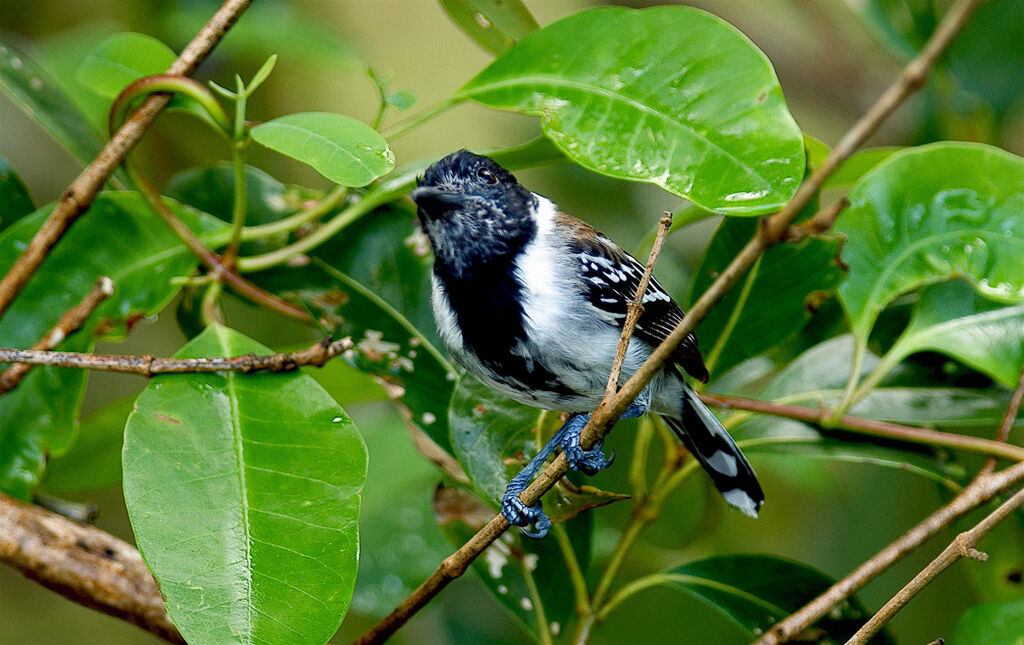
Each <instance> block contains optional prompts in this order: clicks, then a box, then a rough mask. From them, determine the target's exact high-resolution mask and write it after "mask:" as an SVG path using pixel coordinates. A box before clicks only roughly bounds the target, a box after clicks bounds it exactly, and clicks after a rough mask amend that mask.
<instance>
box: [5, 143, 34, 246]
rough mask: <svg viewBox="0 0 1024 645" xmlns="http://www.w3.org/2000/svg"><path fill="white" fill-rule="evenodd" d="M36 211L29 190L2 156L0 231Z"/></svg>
mask: <svg viewBox="0 0 1024 645" xmlns="http://www.w3.org/2000/svg"><path fill="white" fill-rule="evenodd" d="M35 209H36V207H35V205H34V204H33V203H32V196H31V195H29V193H28V188H26V187H25V184H23V183H22V182H21V177H19V176H18V173H16V172H14V168H11V165H10V164H9V163H7V160H6V159H4V158H3V157H2V156H0V231H2V230H4V229H5V228H7V227H8V226H10V225H11V224H13V223H14V222H15V221H16V220H18V219H20V218H21V217H23V216H25V215H28V214H29V213H31V212H32V211H34V210H35Z"/></svg>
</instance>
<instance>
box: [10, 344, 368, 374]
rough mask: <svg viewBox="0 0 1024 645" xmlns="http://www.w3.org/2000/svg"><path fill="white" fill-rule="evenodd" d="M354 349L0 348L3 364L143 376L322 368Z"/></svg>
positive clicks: (330, 346) (323, 346) (333, 346)
mask: <svg viewBox="0 0 1024 645" xmlns="http://www.w3.org/2000/svg"><path fill="white" fill-rule="evenodd" d="M349 349H352V339H351V338H342V339H341V340H336V341H334V342H330V341H327V340H325V341H323V342H319V343H314V344H312V345H310V346H309V347H307V348H306V349H304V350H302V351H298V352H290V353H286V354H268V355H264V356H257V355H255V354H245V355H243V356H235V357H233V358H219V357H209V358H161V357H159V356H150V355H148V354H146V355H143V356H123V355H112V354H82V353H79V352H47V351H37V350H30V349H6V348H0V363H22V364H28V365H49V366H51V367H68V368H74V369H84V370H100V371H105V372H122V373H125V374H138V375H140V376H156V375H157V374H187V373H194V372H221V371H230V372H244V373H248V372H258V371H261V370H265V371H268V372H286V371H289V370H293V369H295V368H297V367H302V366H303V365H314V366H316V367H321V366H322V365H323V364H324V363H326V362H327V361H328V360H330V359H331V358H334V357H335V356H337V355H338V354H341V353H342V352H344V351H346V350H349Z"/></svg>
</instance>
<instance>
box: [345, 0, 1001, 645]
mask: <svg viewBox="0 0 1024 645" xmlns="http://www.w3.org/2000/svg"><path fill="white" fill-rule="evenodd" d="M980 2H981V0H960V1H959V2H958V3H957V4H956V5H955V6H954V7H953V8H952V9H951V10H950V11H949V13H948V14H947V15H946V16H945V17H944V18H943V20H942V22H941V23H940V24H939V27H938V28H937V29H936V31H935V33H934V34H933V35H932V37H931V38H930V39H929V40H928V42H927V43H926V44H925V47H924V49H923V51H922V52H921V54H920V55H919V56H918V57H917V58H915V59H914V60H912V61H910V63H908V64H907V66H906V67H904V68H903V71H902V72H901V73H900V76H899V78H898V79H897V80H896V82H895V83H893V84H892V85H891V86H889V88H887V89H886V91H885V92H884V93H883V94H882V96H881V97H879V99H878V100H877V101H876V102H875V103H874V104H873V105H872V106H871V108H870V109H869V110H868V111H867V113H866V114H865V115H864V116H863V117H861V118H860V119H859V120H858V121H857V123H855V124H854V126H853V127H852V128H851V129H850V130H849V132H847V133H846V135H844V136H843V138H842V139H841V140H840V141H839V143H838V144H837V145H836V147H835V148H833V149H832V151H831V152H830V153H829V155H828V157H826V158H825V161H823V162H822V164H821V165H820V166H819V167H818V168H817V169H816V170H815V171H814V172H813V173H811V175H810V176H809V177H808V178H807V179H806V180H805V181H804V182H803V183H802V184H801V185H800V187H799V188H798V189H797V191H796V194H794V195H793V198H792V199H791V200H790V201H789V203H787V204H786V206H785V207H783V208H782V210H780V211H779V212H778V213H776V214H775V215H772V216H771V217H768V218H766V219H764V220H762V225H761V227H760V230H759V231H758V233H757V234H756V235H755V236H754V237H753V238H752V239H751V240H750V242H748V243H747V245H746V246H745V247H744V248H743V249H742V250H741V251H740V252H739V254H737V256H736V257H735V259H733V261H732V262H731V263H730V264H729V266H728V267H726V269H725V270H724V271H723V272H722V274H721V275H720V276H719V277H718V278H717V279H716V280H715V281H714V282H713V283H712V284H711V286H710V287H708V289H707V291H705V292H704V294H703V295H702V296H701V297H700V299H698V300H697V302H696V303H694V306H693V307H692V308H691V309H690V312H689V313H688V314H687V315H686V317H685V318H683V320H682V322H680V323H679V325H678V326H677V327H676V328H675V330H673V331H672V333H671V334H670V335H669V337H668V338H666V339H665V341H664V342H662V343H661V344H660V345H659V346H658V347H657V348H656V349H655V350H654V352H653V353H652V354H651V356H650V358H648V359H647V361H646V362H645V363H644V364H643V366H641V368H640V369H639V370H637V372H636V373H635V374H633V376H632V377H631V378H630V379H629V380H628V381H626V383H625V384H624V385H623V386H622V388H621V389H620V390H619V391H618V393H616V395H615V396H613V397H610V398H609V397H607V396H606V397H605V399H604V400H603V401H602V402H601V404H600V405H599V406H598V408H597V410H595V411H594V413H593V414H592V415H591V417H590V421H589V422H588V423H587V425H586V427H585V428H584V429H583V433H582V438H581V441H580V445H581V446H582V447H583V448H584V449H588V448H589V447H590V446H591V445H593V443H594V442H595V441H597V440H598V439H600V438H601V437H603V436H604V435H605V433H607V432H608V430H609V429H610V426H611V425H612V424H613V423H614V422H615V420H616V419H618V417H619V415H621V414H622V412H623V411H624V410H625V409H626V407H627V406H628V405H629V404H630V402H632V400H633V399H634V398H635V397H636V395H637V394H639V393H640V391H641V390H642V389H643V388H644V387H645V386H646V385H647V383H649V382H650V380H651V379H652V378H654V376H655V374H657V373H658V372H659V371H660V370H661V368H662V367H663V366H664V365H665V363H666V362H667V361H668V360H669V357H670V356H671V354H672V352H673V351H674V350H675V348H676V347H677V346H678V345H679V343H680V342H682V340H683V339H684V338H685V337H686V335H687V334H689V333H690V332H691V331H693V329H694V328H695V327H696V325H697V323H698V322H700V321H701V320H702V319H703V318H704V317H705V316H706V315H707V313H708V311H710V309H711V308H712V307H713V306H714V305H715V304H716V303H717V302H718V301H719V300H721V299H722V298H723V297H724V296H725V294H726V293H728V292H729V290H730V289H731V288H732V287H733V286H734V285H735V284H736V282H737V281H738V280H739V278H740V277H741V276H742V275H743V274H744V273H746V271H747V270H749V269H750V267H751V266H752V265H753V264H754V262H756V261H757V259H758V258H759V257H760V256H761V254H762V253H764V251H765V249H767V248H768V246H769V245H771V244H773V243H775V242H776V241H778V240H780V239H782V238H783V237H784V235H785V234H786V232H787V230H788V229H789V226H790V224H792V222H793V220H794V219H795V218H796V216H797V215H798V214H799V213H800V211H801V210H802V209H803V208H804V207H805V206H806V205H807V204H808V203H809V202H810V200H811V198H812V197H813V196H814V195H815V193H817V192H818V191H819V190H820V189H821V186H822V185H823V184H824V183H825V180H826V179H828V177H830V176H831V175H832V173H834V172H835V170H836V168H838V167H839V164H841V163H842V162H843V161H844V160H845V159H846V158H848V157H849V156H850V155H851V154H853V152H854V151H855V150H856V149H857V148H858V147H860V146H861V145H862V144H863V143H864V141H866V140H867V138H868V137H869V136H871V134H872V133H874V131H875V130H876V129H877V128H878V126H879V125H881V123H882V122H883V121H884V120H885V119H886V118H888V116H889V115H890V114H892V113H893V112H894V111H895V110H896V108H898V107H899V106H900V105H901V104H902V103H903V102H904V101H905V100H906V98H907V97H908V96H910V95H911V94H912V93H913V92H915V91H916V90H917V89H919V88H920V87H921V86H922V85H923V84H924V82H925V80H927V77H928V72H929V70H930V69H931V66H932V64H933V63H934V62H935V60H936V59H937V58H938V57H939V56H940V55H941V54H942V52H943V51H945V49H946V47H948V46H949V44H950V43H951V42H952V41H953V38H954V37H955V36H956V34H957V33H958V32H959V31H960V29H961V28H962V27H963V26H964V24H966V22H967V20H968V18H969V17H970V15H971V13H972V12H973V10H974V9H975V8H976V7H977V5H978V4H979V3H980ZM568 469H569V466H568V464H567V462H566V460H565V456H564V455H562V454H559V455H558V456H557V457H556V458H555V460H554V461H553V462H552V463H551V465H549V466H548V467H547V468H546V469H545V470H544V471H543V472H542V473H541V474H540V475H539V476H538V477H537V478H536V479H535V480H534V481H533V483H532V484H530V486H529V487H527V489H526V490H525V491H523V492H522V493H521V494H520V495H519V499H521V500H522V501H523V502H524V503H526V504H527V505H528V506H529V505H533V504H535V503H536V502H537V500H538V499H539V498H540V496H541V495H543V494H544V493H545V492H547V490H548V489H550V488H551V487H552V486H554V485H555V483H556V482H557V481H558V480H559V479H560V478H561V477H562V476H563V475H565V473H566V472H567V471H568ZM508 526H509V524H508V522H507V521H506V520H505V518H504V517H503V516H502V515H500V514H499V515H496V516H495V517H494V518H493V519H492V520H491V521H490V522H488V523H487V524H486V525H485V526H484V527H483V528H482V529H480V531H478V532H477V534H476V535H474V536H473V537H472V538H470V540H469V541H468V542H466V543H465V544H464V545H463V546H462V547H460V548H459V549H458V550H457V551H456V552H455V553H453V554H452V555H450V556H448V557H447V558H445V559H444V561H442V562H441V565H440V566H439V567H438V568H437V569H436V570H435V571H434V573H432V574H431V575H430V577H429V578H427V580H425V581H424V582H423V583H422V584H421V585H420V586H419V587H417V588H416V590H414V591H413V592H412V594H410V595H409V597H408V598H406V599H405V600H403V601H402V602H401V603H400V604H399V605H398V606H397V607H395V609H394V610H393V611H392V612H391V613H390V614H388V615H387V616H385V617H384V618H383V619H382V620H381V621H380V622H379V623H377V625H375V626H373V627H372V628H370V629H369V630H368V631H367V632H366V633H364V634H363V635H362V636H360V637H359V639H358V640H357V641H356V642H357V643H360V644H368V643H381V642H383V641H385V640H387V638H388V637H389V636H390V635H391V634H393V633H394V632H395V631H396V630H397V629H398V628H399V627H401V626H402V625H404V624H405V623H406V621H408V620H409V618H410V617H412V615H413V614H415V613H416V612H417V611H419V610H420V609H421V608H422V607H423V606H424V605H426V603H427V602H428V601H429V600H430V599H431V598H433V597H434V596H435V595H437V594H438V593H439V592H440V591H441V590H442V589H443V588H444V587H446V586H447V585H448V584H449V583H450V582H451V581H452V580H454V579H455V578H457V577H459V576H461V575H462V574H463V573H464V572H465V571H466V568H467V567H469V563H470V562H472V561H473V560H474V559H476V558H477V557H478V556H479V555H480V554H481V553H482V552H483V550H484V549H485V548H487V546H488V545H490V544H491V543H492V542H494V540H496V539H498V537H499V536H500V535H501V534H502V533H504V532H505V531H506V530H508Z"/></svg>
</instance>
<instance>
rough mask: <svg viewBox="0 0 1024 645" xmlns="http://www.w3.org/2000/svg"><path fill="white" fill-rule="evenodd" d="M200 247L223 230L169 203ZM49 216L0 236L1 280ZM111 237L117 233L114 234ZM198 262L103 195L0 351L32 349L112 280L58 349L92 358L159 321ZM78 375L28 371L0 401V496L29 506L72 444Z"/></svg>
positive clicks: (3, 331) (15, 313)
mask: <svg viewBox="0 0 1024 645" xmlns="http://www.w3.org/2000/svg"><path fill="white" fill-rule="evenodd" d="M170 205H171V208H172V209H173V210H174V212H175V213H176V214H177V215H178V217H180V218H181V219H182V220H183V221H184V222H185V223H186V225H188V226H189V227H190V228H191V229H192V230H193V231H195V232H196V233H197V234H199V235H200V237H201V238H203V239H205V238H206V237H208V236H212V235H215V234H222V233H223V232H224V231H226V230H227V226H225V225H224V224H223V223H222V222H220V221H218V220H216V219H214V218H212V217H209V216H206V215H203V214H201V213H196V212H195V211H193V210H188V209H184V208H182V207H180V206H178V205H177V204H173V203H171V204H170ZM52 210H53V204H50V205H49V206H46V207H44V208H41V209H40V210H38V211H36V212H35V213H33V214H32V215H29V216H27V217H24V218H22V219H20V220H18V221H17V222H15V223H14V225H12V226H11V227H10V228H8V229H6V230H5V231H4V232H3V233H2V234H0V274H3V273H6V272H7V270H8V269H9V268H10V266H11V265H12V264H13V263H14V261H15V260H16V259H17V257H18V255H19V254H20V252H21V250H22V249H24V248H25V245H26V244H27V243H28V242H29V241H30V240H31V238H32V236H33V235H35V233H36V231H37V230H38V229H39V227H40V226H41V225H42V223H43V221H44V220H45V219H46V218H47V217H48V216H49V214H50V213H51V211H52ZM111 231H117V235H111ZM197 264H198V260H196V258H195V256H194V255H193V254H192V253H191V252H190V251H189V250H188V249H187V248H186V247H185V245H184V244H183V243H182V242H181V240H180V239H178V237H177V236H176V235H175V234H174V233H172V232H171V230H170V229H169V228H168V227H167V226H165V225H164V224H163V223H162V222H160V221H159V219H158V218H157V217H156V216H155V215H154V214H153V213H152V211H151V210H150V209H149V206H148V205H147V204H146V203H145V201H144V200H143V199H142V198H141V197H140V196H139V195H138V194H136V193H127V192H126V193H103V194H101V195H100V196H99V197H98V198H97V199H96V201H95V202H93V205H92V207H91V208H90V209H89V212H88V213H86V214H85V215H84V216H82V218H81V219H80V220H79V221H78V222H76V223H75V225H74V226H73V227H72V228H71V229H70V230H69V231H68V232H67V234H65V236H64V237H63V239H61V241H60V244H58V245H57V246H55V247H54V249H53V250H52V251H51V252H50V254H49V256H48V257H47V258H46V262H44V263H43V264H42V266H41V267H40V269H39V270H38V271H37V272H36V274H35V275H34V276H33V277H32V280H31V281H30V282H29V283H28V284H27V285H26V286H25V288H24V290H23V291H22V292H21V294H20V295H19V296H18V298H17V299H16V300H15V301H14V303H13V304H12V305H11V307H10V309H8V310H7V312H6V313H5V314H4V317H3V319H2V320H0V347H29V346H31V345H32V344H33V343H35V342H36V341H37V340H39V338H41V337H42V336H43V334H44V333H46V332H47V331H48V330H49V329H50V328H51V327H52V326H53V325H54V324H55V323H56V322H57V320H59V319H60V316H61V315H62V314H63V313H64V312H65V311H67V310H68V309H70V308H71V307H73V306H74V305H76V304H77V303H78V302H79V301H80V300H81V299H82V298H83V297H84V296H85V294H87V293H88V292H89V290H90V289H91V288H92V286H93V284H94V283H95V281H96V278H97V277H98V276H101V275H106V276H108V277H110V278H111V279H112V280H113V282H114V290H115V291H114V295H113V296H112V297H110V298H108V299H107V300H105V301H104V302H103V303H102V304H101V305H100V306H99V307H97V309H96V311H95V312H93V315H92V316H90V317H89V319H88V320H87V321H86V323H85V325H84V326H83V327H82V329H80V330H79V331H78V332H76V333H74V334H72V335H71V336H69V337H68V338H67V339H66V340H65V341H64V342H63V343H61V344H60V345H59V346H58V347H57V349H60V350H65V351H79V352H87V351H90V350H91V349H92V348H93V346H94V343H95V340H96V339H97V338H120V337H123V336H124V335H125V334H126V333H127V330H128V329H129V328H130V326H131V325H132V324H134V323H135V322H136V321H138V320H139V319H140V318H143V317H145V316H150V315H153V314H156V313H157V312H159V311H160V310H161V309H163V308H164V306H166V305H167V303H168V302H169V301H170V300H171V299H172V298H173V297H174V294H175V293H177V291H178V289H179V288H180V287H178V286H177V285H175V284H172V283H171V278H174V277H178V276H183V275H188V274H189V273H191V272H192V271H193V270H194V269H195V267H196V265H197ZM85 378H86V377H85V373H84V372H82V371H78V370H70V369H58V368H51V367H36V368H33V369H32V370H31V371H30V372H29V373H28V374H27V375H26V377H25V378H24V380H22V382H21V384H20V385H19V386H18V387H17V388H15V389H14V390H12V391H11V392H9V393H8V394H6V395H5V396H3V397H2V398H0V489H3V490H5V491H7V492H8V493H10V494H12V495H15V496H17V497H20V498H23V499H25V498H27V497H28V496H29V494H30V493H31V491H32V490H33V489H34V488H35V487H36V485H37V484H38V483H39V478H40V477H41V475H42V471H43V467H44V464H45V461H46V455H47V454H48V453H49V454H51V455H54V456H56V455H60V454H62V453H64V452H66V451H67V450H68V448H69V447H70V446H71V443H72V441H73V440H74V437H75V432H76V426H77V419H76V415H77V410H78V405H79V402H80V400H81V396H82V389H83V387H84V385H85Z"/></svg>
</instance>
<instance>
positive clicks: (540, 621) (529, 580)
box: [521, 560, 554, 645]
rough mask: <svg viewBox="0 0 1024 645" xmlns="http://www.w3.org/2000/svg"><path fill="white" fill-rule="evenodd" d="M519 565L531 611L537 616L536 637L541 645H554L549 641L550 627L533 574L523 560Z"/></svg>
mask: <svg viewBox="0 0 1024 645" xmlns="http://www.w3.org/2000/svg"><path fill="white" fill-rule="evenodd" d="M521 563H522V567H523V581H524V582H525V583H526V590H527V592H529V594H530V599H531V600H530V601H531V602H532V603H533V611H534V613H535V614H537V635H538V636H539V637H540V642H541V645H554V644H553V643H552V641H551V626H550V625H549V624H548V617H547V613H546V612H545V611H544V600H543V599H542V598H541V597H540V591H539V590H538V589H537V581H536V580H534V579H533V572H531V571H530V567H528V566H526V562H525V560H521Z"/></svg>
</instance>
